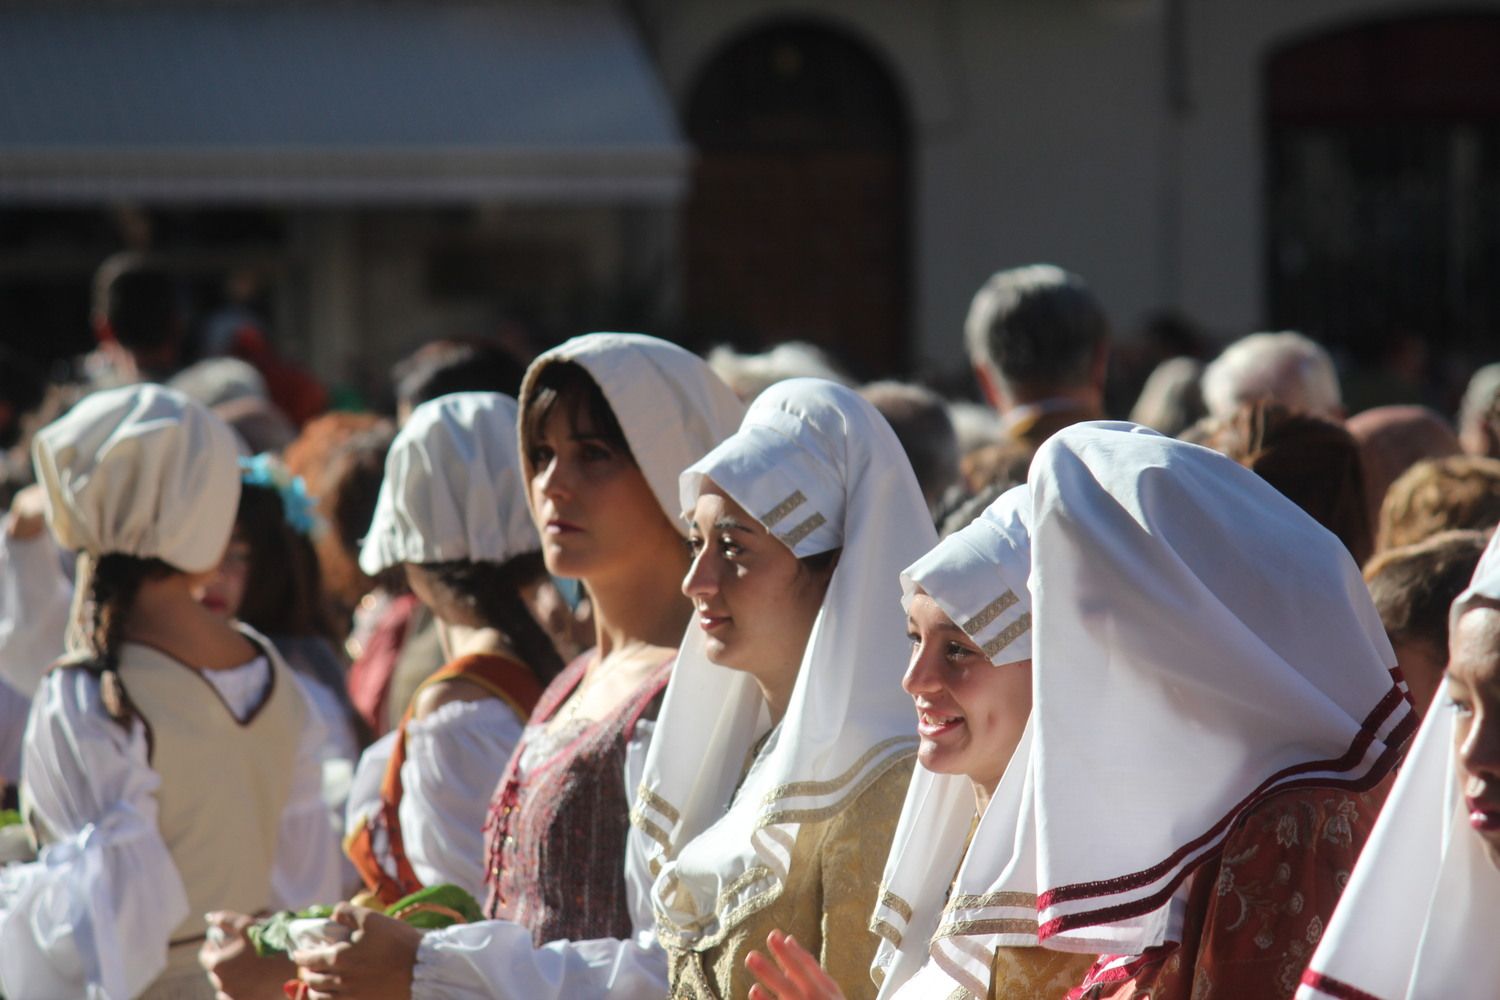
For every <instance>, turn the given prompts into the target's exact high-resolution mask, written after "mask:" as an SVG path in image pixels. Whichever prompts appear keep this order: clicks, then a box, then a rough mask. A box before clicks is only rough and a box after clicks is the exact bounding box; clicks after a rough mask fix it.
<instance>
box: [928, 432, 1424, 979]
mask: <svg viewBox="0 0 1500 1000" xmlns="http://www.w3.org/2000/svg"><path fill="white" fill-rule="evenodd" d="M1029 483H1030V486H1031V492H1032V513H1031V519H1030V521H1031V531H1032V553H1033V555H1032V577H1031V590H1032V601H1033V605H1034V611H1033V617H1034V625H1033V628H1034V634H1033V644H1034V650H1035V651H1034V654H1033V660H1032V662H1033V668H1032V679H1033V680H1032V685H1033V693H1034V702H1033V708H1032V717H1031V723H1030V725H1029V726H1028V730H1027V734H1026V736H1025V737H1023V739H1022V743H1021V746H1020V747H1019V748H1018V749H1017V751H1016V756H1015V757H1014V758H1013V759H1012V762H1011V766H1010V768H1009V769H1008V770H1007V771H1006V773H1005V776H1004V777H1003V778H1002V779H1001V781H1000V785H999V787H998V788H997V789H996V792H995V796H994V799H993V800H992V802H991V803H990V806H989V808H988V809H987V810H986V813H985V816H984V819H983V820H982V821H981V823H980V826H979V829H978V831H977V832H976V834H975V838H974V840H975V844H976V845H977V844H980V843H986V844H988V843H990V842H992V841H999V842H1002V843H1008V844H1009V845H1010V850H1009V851H1004V850H999V851H996V850H987V851H983V852H979V851H971V852H970V856H969V858H968V859H967V860H966V862H965V864H964V867H963V870H962V871H961V872H960V874H959V879H958V884H957V885H956V886H955V890H954V898H953V900H952V901H951V902H950V904H949V907H948V910H947V911H946V912H945V914H944V917H943V923H942V925H941V926H940V927H939V929H938V938H937V940H936V942H935V947H934V960H935V961H936V962H938V963H940V964H942V965H943V966H944V968H945V970H946V971H947V972H948V973H949V975H951V976H952V977H953V978H954V979H955V980H956V981H957V982H959V984H960V985H962V986H964V987H965V988H966V989H969V990H970V991H972V992H974V993H977V994H979V995H983V989H984V986H985V985H986V984H987V983H988V977H989V963H990V959H991V957H992V954H993V948H994V947H998V946H1001V945H1010V946H1025V945H1036V944H1039V943H1041V944H1045V945H1047V946H1048V947H1051V948H1055V949H1059V950H1063V951H1076V952H1087V953H1109V954H1125V955H1130V954H1139V953H1140V952H1143V951H1145V950H1146V949H1147V948H1150V947H1153V946H1155V945H1159V944H1161V943H1163V942H1164V941H1166V940H1169V939H1172V938H1173V937H1174V935H1176V934H1178V933H1180V921H1181V916H1182V914H1181V909H1182V907H1181V901H1182V900H1184V899H1185V898H1186V891H1187V880H1188V879H1189V877H1190V876H1191V875H1192V873H1193V872H1194V871H1195V870H1196V869H1197V867H1198V866H1199V865H1201V864H1202V863H1203V862H1205V861H1207V860H1209V859H1210V858H1212V857H1213V856H1214V855H1215V852H1216V851H1217V850H1218V848H1219V847H1220V845H1221V844H1222V842H1223V838H1224V837H1225V835H1226V834H1227V833H1228V831H1229V829H1230V827H1231V826H1232V825H1233V823H1234V821H1235V820H1236V819H1237V818H1238V817H1239V816H1241V815H1242V814H1243V813H1244V811H1245V810H1246V809H1248V808H1249V807H1251V806H1253V805H1254V804H1256V803H1257V802H1259V801H1260V800H1261V799H1263V798H1264V797H1266V796H1268V795H1270V794H1272V793H1274V792H1276V791H1280V790H1283V789H1287V788H1294V787H1297V786H1298V785H1299V784H1300V783H1302V782H1305V781H1316V782H1317V783H1319V784H1320V785H1335V786H1340V785H1341V786H1346V787H1350V788H1355V789H1361V788H1366V787H1369V786H1371V785H1373V784H1375V783H1376V782H1378V781H1379V780H1380V779H1381V778H1383V777H1384V776H1385V775H1386V774H1387V773H1388V772H1389V771H1390V769H1391V768H1392V767H1393V766H1394V765H1395V763H1396V762H1397V760H1398V759H1399V756H1400V752H1401V748H1402V747H1403V746H1404V743H1405V741H1406V739H1407V738H1408V737H1409V735H1410V732H1411V729H1412V728H1413V725H1414V722H1413V718H1412V716H1413V713H1412V709H1411V706H1410V703H1409V701H1408V699H1407V697H1406V695H1405V691H1404V685H1401V684H1400V683H1399V681H1398V680H1397V679H1396V678H1394V677H1393V676H1392V672H1391V669H1390V668H1391V667H1392V665H1393V664H1394V663H1395V656H1394V655H1393V654H1392V652H1391V647H1390V643H1389V642H1388V641H1387V640H1386V637H1385V631H1384V629H1383V628H1382V627H1381V623H1380V618H1379V616H1378V615H1377V614H1376V612H1375V608H1374V606H1373V605H1372V603H1371V601H1370V597H1369V593H1368V591H1367V590H1366V589H1365V585H1364V581H1363V580H1362V579H1361V577H1360V573H1359V568H1358V567H1357V566H1355V564H1354V562H1353V560H1352V559H1351V558H1350V557H1349V555H1348V553H1347V551H1345V549H1344V547H1343V546H1342V544H1341V543H1340V542H1339V541H1338V539H1337V538H1336V537H1334V535H1333V534H1331V533H1330V532H1329V531H1327V530H1326V529H1325V528H1323V527H1322V526H1320V525H1319V524H1317V523H1316V522H1315V521H1313V519H1312V518H1310V517H1309V516H1307V515H1306V514H1305V513H1303V512H1302V511H1301V510H1300V509H1299V508H1298V507H1297V506H1296V505H1294V504H1293V503H1292V502H1291V501H1289V500H1287V499H1286V498H1285V497H1283V496H1282V495H1281V494H1280V493H1278V492H1277V491H1276V490H1275V489H1273V488H1272V487H1271V486H1270V485H1268V484H1267V483H1266V482H1265V481H1264V480H1262V479H1261V478H1260V477H1259V476H1257V475H1256V474H1255V473H1253V472H1251V471H1250V470H1248V469H1245V468H1242V467H1240V466H1239V465H1237V464H1236V463H1235V462H1233V461H1231V460H1229V459H1227V458H1225V457H1224V456H1223V455H1219V454H1217V453H1216V452H1212V451H1209V450H1208V449H1206V448H1200V447H1198V446H1196V445H1190V444H1186V443H1184V442H1180V441H1176V440H1173V439H1171V438H1166V437H1162V436H1161V435H1159V434H1157V433H1155V432H1153V431H1148V430H1146V429H1145V428H1142V427H1138V426H1136V425H1133V424H1125V423H1107V422H1096V423H1086V424H1078V425H1075V426H1073V427H1069V428H1067V429H1065V430H1063V431H1061V432H1060V433H1058V434H1057V435H1056V436H1054V437H1053V438H1051V439H1050V440H1049V441H1048V442H1047V443H1046V444H1044V445H1043V446H1042V448H1041V449H1040V450H1039V451H1038V453H1037V456H1036V459H1035V460H1034V461H1033V463H1032V466H1031V473H1030V477H1029ZM956 928H964V929H966V930H967V931H969V933H966V934H958V933H956V931H955V932H954V933H945V931H946V930H954V929H956ZM980 945H984V946H985V947H980Z"/></svg>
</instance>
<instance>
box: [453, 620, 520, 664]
mask: <svg viewBox="0 0 1500 1000" xmlns="http://www.w3.org/2000/svg"><path fill="white" fill-rule="evenodd" d="M436 621H437V634H438V645H439V646H441V647H442V648H443V656H444V657H446V658H447V659H448V660H449V661H452V660H456V659H458V658H459V657H461V656H484V655H492V656H509V657H511V658H513V659H514V658H516V651H515V647H514V646H513V645H512V644H511V641H510V638H509V637H508V636H506V634H505V633H504V632H501V631H500V630H499V629H497V628H492V627H490V626H488V625H462V624H459V623H457V622H450V621H446V620H444V619H442V618H437V619H436Z"/></svg>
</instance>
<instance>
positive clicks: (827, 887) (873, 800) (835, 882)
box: [668, 757, 1076, 1000]
mask: <svg viewBox="0 0 1500 1000" xmlns="http://www.w3.org/2000/svg"><path fill="white" fill-rule="evenodd" d="M914 761H915V758H914V757H909V758H907V759H906V760H903V761H901V762H899V763H897V764H896V765H894V766H892V767H891V769H890V770H888V771H887V772H886V773H885V774H883V775H881V776H880V778H879V779H877V780H876V781H875V783H874V784H872V785H871V786H870V787H869V788H868V789H866V790H865V792H864V793H863V794H861V795H860V796H859V798H857V799H855V800H854V801H853V802H851V803H850V804H849V806H848V808H846V809H844V810H842V811H840V812H839V813H838V814H837V815H836V816H833V817H831V818H829V819H827V820H824V821H823V822H820V823H806V824H803V825H802V826H801V827H800V828H799V829H798V831H797V844H796V846H795V847H794V848H793V850H792V863H791V873H790V875H789V877H788V879H787V883H786V885H785V887H784V888H783V889H782V892H781V895H780V896H779V897H778V898H777V899H776V901H775V902H774V903H772V904H771V905H770V906H767V907H766V908H765V909H763V910H760V911H758V912H755V913H751V914H749V915H748V916H746V917H745V918H744V919H743V920H741V921H740V923H739V924H738V925H736V926H733V927H731V928H729V929H728V933H727V934H725V936H724V938H723V939H722V941H721V942H720V943H719V944H718V945H717V946H715V947H712V948H709V949H706V950H704V951H679V950H675V949H674V950H671V951H669V952H668V960H669V962H670V973H669V974H670V981H671V984H672V994H671V995H672V997H673V998H674V1000H676V998H683V1000H687V998H692V1000H743V998H745V997H746V996H748V995H749V993H750V987H751V986H753V985H754V983H755V980H754V979H753V978H752V977H751V975H750V974H749V973H748V972H746V971H745V956H746V955H748V954H749V953H750V952H751V951H753V950H755V949H760V950H762V951H763V950H765V947H766V935H767V934H769V933H770V932H771V931H772V930H775V929H778V928H779V929H781V930H783V931H785V932H786V933H788V934H790V935H792V936H793V937H795V938H796V939H797V941H798V942H799V943H800V944H802V946H803V947H805V948H807V950H808V951H810V952H812V953H813V954H814V955H817V956H818V959H819V961H821V962H822V964H823V968H825V969H827V970H828V973H829V975H831V976H833V978H834V979H835V980H837V981H838V984H839V986H840V987H841V988H842V989H843V991H844V996H845V997H846V998H847V1000H865V998H873V997H874V996H875V993H876V986H875V983H874V981H873V980H871V979H870V962H871V960H872V959H873V958H874V957H875V946H876V944H878V943H879V938H877V937H876V936H875V935H874V934H872V933H871V932H870V930H869V929H868V927H867V924H868V923H869V920H870V913H871V912H872V911H873V910H874V909H875V897H876V895H877V894H878V893H879V891H880V876H881V874H882V872H883V871H884V870H885V859H886V854H887V853H888V851H889V849H890V844H891V838H892V837H893V836H894V835H895V832H896V822H897V820H899V819H900V818H901V805H902V803H903V802H904V801H905V798H906V787H907V784H908V783H909V782H910V780H911V771H912V765H913V763H914ZM1075 981H1076V980H1075Z"/></svg>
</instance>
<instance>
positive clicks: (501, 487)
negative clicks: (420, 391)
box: [359, 392, 541, 576]
mask: <svg viewBox="0 0 1500 1000" xmlns="http://www.w3.org/2000/svg"><path fill="white" fill-rule="evenodd" d="M540 547H541V546H540V543H539V542H538V540H537V535H536V528H535V527H534V526H533V525H532V523H531V515H530V513H529V512H528V511H527V508H526V484H525V482H524V481H523V480H522V479H521V463H520V460H519V458H518V457H517V455H516V401H515V400H514V399H511V398H510V397H509V396H504V395H501V394H500V393H498V392H458V393H453V394H452V395H449V396H439V397H438V398H437V399H433V400H429V401H428V402H426V403H423V404H422V405H421V406H418V407H417V408H416V409H415V410H413V411H412V414H411V417H410V419H408V420H407V422H406V425H405V426H404V427H402V428H401V433H399V434H397V435H396V440H395V441H393V442H392V443H391V450H390V452H389V453H388V454H387V455H386V459H385V478H384V479H383V480H382V481H381V483H380V496H379V498H378V499H377V500H376V501H375V515H374V518H373V519H372V520H371V523H370V531H369V533H368V534H367V535H365V540H364V545H363V547H362V548H361V549H360V553H359V567H360V569H362V570H364V571H365V572H366V573H369V574H370V575H372V576H373V575H374V574H376V573H379V572H380V571H381V570H383V569H387V568H389V567H391V566H397V565H400V564H401V563H435V562H448V561H451V560H455V559H466V560H471V561H474V562H493V563H503V562H505V561H506V560H508V559H511V558H514V557H515V556H518V555H520V554H521V553H523V552H535V551H536V550H537V549H538V548H540Z"/></svg>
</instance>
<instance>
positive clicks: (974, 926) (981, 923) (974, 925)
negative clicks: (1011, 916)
mask: <svg viewBox="0 0 1500 1000" xmlns="http://www.w3.org/2000/svg"><path fill="white" fill-rule="evenodd" d="M1036 926H1037V925H1036V921H1035V920H1021V919H1015V920H960V921H959V922H958V923H956V924H948V925H946V926H944V927H940V928H939V929H938V932H937V934H935V935H933V936H934V937H940V938H947V937H963V936H966V935H970V934H1030V935H1032V936H1035V935H1036Z"/></svg>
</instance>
